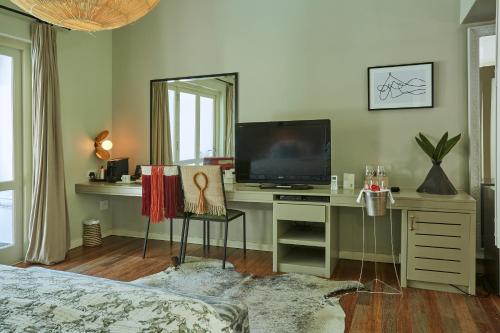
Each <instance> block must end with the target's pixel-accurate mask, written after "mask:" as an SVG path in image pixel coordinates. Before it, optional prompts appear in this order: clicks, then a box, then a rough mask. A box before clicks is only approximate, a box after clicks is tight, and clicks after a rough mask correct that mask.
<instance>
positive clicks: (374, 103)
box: [368, 62, 434, 111]
mask: <svg viewBox="0 0 500 333" xmlns="http://www.w3.org/2000/svg"><path fill="white" fill-rule="evenodd" d="M433 107H434V63H433V62H422V63H414V64H403V65H391V66H376V67H368V110H370V111H376V110H397V109H423V108H433Z"/></svg>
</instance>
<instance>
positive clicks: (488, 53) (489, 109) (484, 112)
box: [479, 35, 496, 184]
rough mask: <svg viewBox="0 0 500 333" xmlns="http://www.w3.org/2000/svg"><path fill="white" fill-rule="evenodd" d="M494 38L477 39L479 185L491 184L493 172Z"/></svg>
mask: <svg viewBox="0 0 500 333" xmlns="http://www.w3.org/2000/svg"><path fill="white" fill-rule="evenodd" d="M495 49H496V36H495V35H491V36H483V37H481V38H479V67H480V68H479V91H480V98H481V104H480V107H481V160H482V161H481V162H482V163H481V164H482V170H481V183H482V184H492V183H493V182H494V180H493V178H494V176H493V174H492V173H493V172H494V170H495V159H494V158H492V156H495V149H496V144H495V140H494V138H495V128H496V127H495V124H496V120H495V115H496V112H495V109H496V90H495V87H496V85H495V62H496V51H495Z"/></svg>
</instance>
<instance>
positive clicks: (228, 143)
mask: <svg viewBox="0 0 500 333" xmlns="http://www.w3.org/2000/svg"><path fill="white" fill-rule="evenodd" d="M224 127H225V129H224V133H225V136H226V137H225V140H224V156H226V157H230V156H233V155H234V135H233V132H234V131H233V127H234V85H232V84H229V83H228V84H227V86H226V118H225V119H224Z"/></svg>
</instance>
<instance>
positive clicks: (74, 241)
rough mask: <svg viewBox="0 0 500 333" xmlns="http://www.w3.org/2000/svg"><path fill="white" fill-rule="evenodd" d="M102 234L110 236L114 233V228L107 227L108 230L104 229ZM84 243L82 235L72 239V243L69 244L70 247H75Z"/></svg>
mask: <svg viewBox="0 0 500 333" xmlns="http://www.w3.org/2000/svg"><path fill="white" fill-rule="evenodd" d="M101 235H102V237H103V238H104V237H108V236H112V235H114V234H113V229H107V230H103V231H102V232H101ZM82 245H83V239H82V237H80V238H77V239H72V240H71V243H70V244H69V248H70V249H74V248H75V247H79V246H82Z"/></svg>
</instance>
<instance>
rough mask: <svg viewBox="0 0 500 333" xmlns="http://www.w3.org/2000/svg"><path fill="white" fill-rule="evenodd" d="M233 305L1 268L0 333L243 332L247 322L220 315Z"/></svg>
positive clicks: (32, 270)
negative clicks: (231, 320) (233, 321)
mask: <svg viewBox="0 0 500 333" xmlns="http://www.w3.org/2000/svg"><path fill="white" fill-rule="evenodd" d="M210 302H212V303H213V304H208V303H210ZM229 305H230V304H228V303H227V301H221V302H219V301H217V300H208V299H207V300H206V301H203V300H200V299H194V298H190V297H187V296H184V295H180V294H174V293H168V292H164V291H162V290H159V289H154V288H147V287H142V286H137V285H133V284H129V283H124V282H117V281H111V280H106V279H101V278H95V277H89V276H84V275H79V274H73V273H67V272H60V271H54V270H48V269H43V268H29V269H20V268H15V267H10V266H3V265H0V332H120V333H122V332H245V331H246V330H247V329H248V319H247V318H246V317H245V319H244V320H243V322H244V321H246V325H242V324H241V322H240V323H238V324H234V323H231V322H230V317H226V316H223V315H220V314H219V313H218V312H217V310H216V307H219V311H220V308H221V307H222V308H226V310H227V307H229ZM233 305H234V304H233ZM240 307H243V306H242V305H240ZM225 312H226V313H227V311H225ZM240 321H241V318H240Z"/></svg>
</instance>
